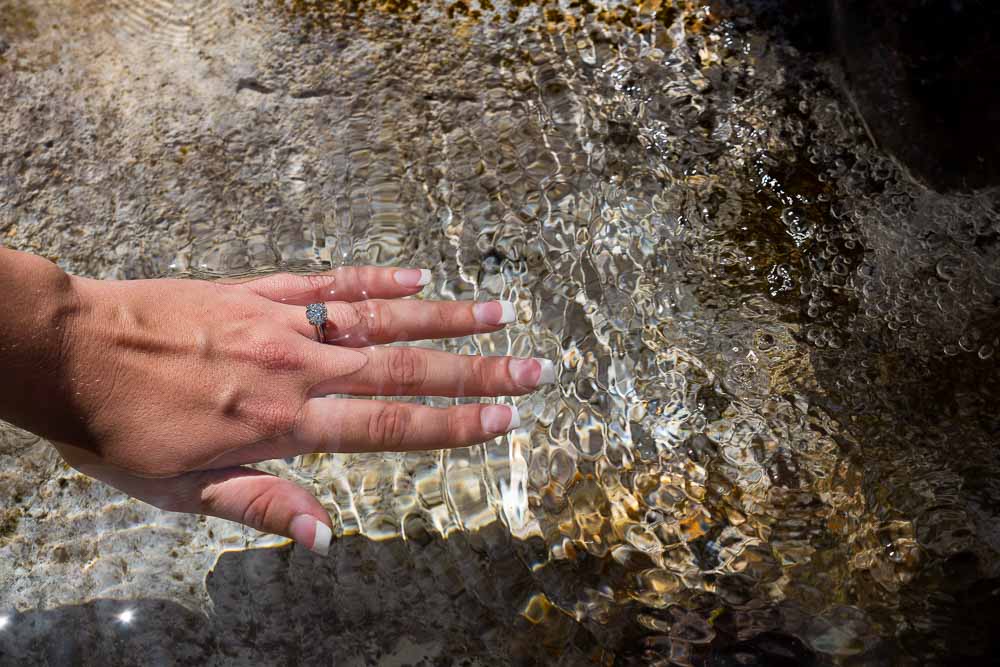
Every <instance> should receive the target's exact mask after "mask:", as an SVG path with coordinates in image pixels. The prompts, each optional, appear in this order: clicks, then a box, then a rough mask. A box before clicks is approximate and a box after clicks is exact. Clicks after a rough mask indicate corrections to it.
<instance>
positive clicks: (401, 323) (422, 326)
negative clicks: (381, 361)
mask: <svg viewBox="0 0 1000 667" xmlns="http://www.w3.org/2000/svg"><path fill="white" fill-rule="evenodd" d="M326 307H327V317H328V321H327V325H326V342H327V343H333V344H335V345H340V346H342V347H365V346H368V345H378V344H382V343H394V342H397V341H404V340H426V339H430V338H454V337H456V336H468V335H471V334H476V333H487V332H492V331H498V330H500V329H502V328H503V327H504V326H505V325H507V324H510V323H511V322H513V321H514V319H515V313H514V304H512V303H511V302H509V301H484V302H479V303H476V302H473V301H414V300H406V301H404V300H397V301H384V300H380V299H371V300H368V301H359V302H357V303H340V302H334V303H327V304H326ZM288 317H289V322H290V324H291V325H292V326H293V327H294V328H295V330H296V331H298V332H299V333H301V334H302V335H303V336H305V337H307V338H310V339H312V338H315V336H316V333H315V329H314V328H313V326H312V325H311V324H309V321H308V320H307V319H306V316H305V313H304V312H303V311H302V310H301V309H300V308H298V307H296V308H294V309H293V308H289V314H288Z"/></svg>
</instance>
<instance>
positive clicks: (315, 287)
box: [297, 275, 334, 301]
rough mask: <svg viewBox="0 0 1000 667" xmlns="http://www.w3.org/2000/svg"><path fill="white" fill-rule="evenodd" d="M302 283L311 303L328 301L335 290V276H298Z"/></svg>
mask: <svg viewBox="0 0 1000 667" xmlns="http://www.w3.org/2000/svg"><path fill="white" fill-rule="evenodd" d="M297 279H298V280H300V281H302V285H303V287H304V290H303V291H304V292H305V293H306V294H308V295H309V300H310V301H326V300H327V297H328V296H329V294H330V292H331V291H332V289H333V284H334V278H333V276H324V275H307V276H297Z"/></svg>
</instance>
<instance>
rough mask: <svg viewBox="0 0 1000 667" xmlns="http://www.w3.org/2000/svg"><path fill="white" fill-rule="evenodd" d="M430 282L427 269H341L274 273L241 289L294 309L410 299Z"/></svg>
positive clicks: (369, 267)
mask: <svg viewBox="0 0 1000 667" xmlns="http://www.w3.org/2000/svg"><path fill="white" fill-rule="evenodd" d="M430 281H431V272H430V271H428V270H427V269H394V268H379V267H374V266H342V267H340V268H337V269H333V270H331V271H325V272H323V273H320V274H315V275H297V274H294V273H276V274H274V275H270V276H267V277H265V278H258V279H257V280H251V281H250V282H246V283H241V284H240V286H241V287H243V288H244V289H248V290H250V291H251V292H253V293H254V294H257V295H259V296H262V297H264V298H265V299H270V300H271V301H278V302H280V303H287V304H291V305H296V306H306V305H309V304H310V303H319V302H322V301H349V302H353V301H361V300H364V299H396V298H399V297H404V296H412V295H413V294H416V293H417V292H419V291H420V290H421V289H423V288H424V286H425V285H427V283H429V282H430Z"/></svg>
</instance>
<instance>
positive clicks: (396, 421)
mask: <svg viewBox="0 0 1000 667" xmlns="http://www.w3.org/2000/svg"><path fill="white" fill-rule="evenodd" d="M409 425H410V412H409V410H406V409H405V408H404V407H403V406H402V405H400V404H397V403H386V404H385V405H383V406H381V407H380V408H379V409H378V410H376V411H375V412H374V413H373V414H372V416H371V417H370V418H369V422H368V437H369V439H370V440H371V441H372V443H374V444H376V445H377V446H379V447H381V448H383V449H399V448H400V447H401V446H402V444H403V441H404V439H405V438H406V433H407V431H408V429H409Z"/></svg>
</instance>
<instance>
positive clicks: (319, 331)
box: [306, 303, 326, 343]
mask: <svg viewBox="0 0 1000 667" xmlns="http://www.w3.org/2000/svg"><path fill="white" fill-rule="evenodd" d="M306 319H307V320H309V324H311V325H313V326H314V327H316V340H318V341H319V342H320V343H325V342H326V304H325V303H310V304H309V305H308V306H306Z"/></svg>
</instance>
